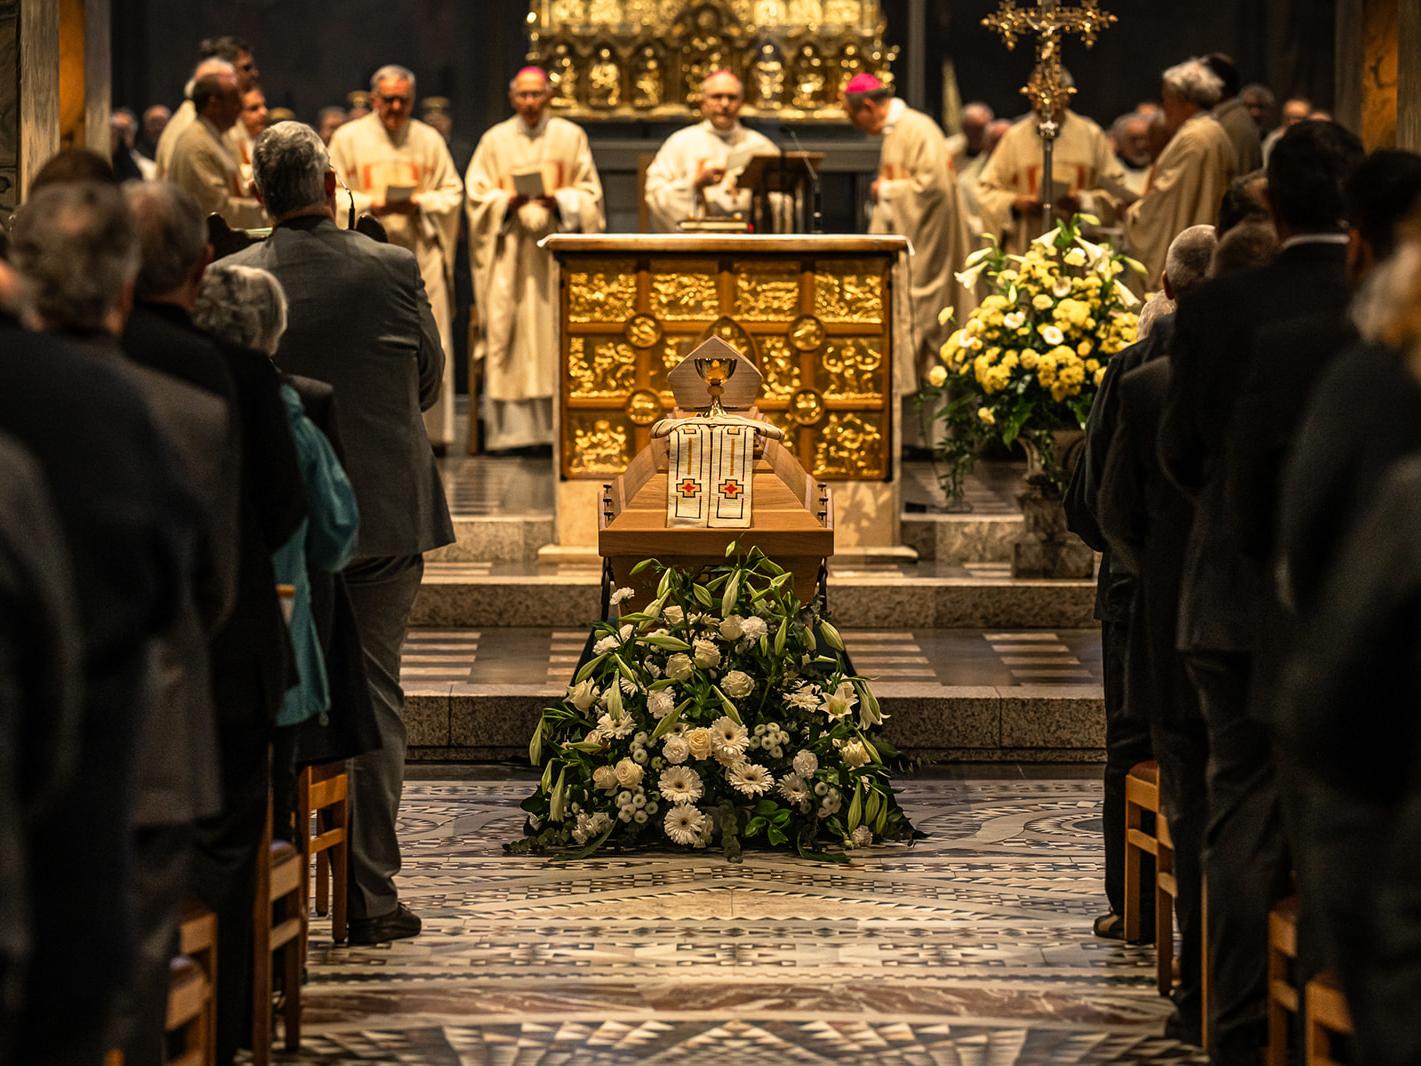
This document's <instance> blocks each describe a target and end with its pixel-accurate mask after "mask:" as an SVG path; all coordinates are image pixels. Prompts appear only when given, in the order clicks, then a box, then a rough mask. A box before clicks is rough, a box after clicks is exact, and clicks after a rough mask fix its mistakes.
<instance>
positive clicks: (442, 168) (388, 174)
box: [330, 112, 463, 445]
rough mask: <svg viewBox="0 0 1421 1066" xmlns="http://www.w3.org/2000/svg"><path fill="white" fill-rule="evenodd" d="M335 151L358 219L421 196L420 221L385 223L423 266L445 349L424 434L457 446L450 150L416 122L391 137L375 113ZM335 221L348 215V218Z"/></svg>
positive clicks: (455, 232)
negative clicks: (405, 192) (402, 197)
mask: <svg viewBox="0 0 1421 1066" xmlns="http://www.w3.org/2000/svg"><path fill="white" fill-rule="evenodd" d="M330 152H331V165H332V166H333V167H335V171H336V173H337V174H339V175H340V177H341V179H342V180H343V181H344V182H345V183H346V185H347V186H349V188H350V190H351V193H352V194H353V195H354V198H355V210H356V213H357V214H361V213H364V212H366V211H369V210H370V208H371V206H372V205H373V204H378V203H381V202H383V201H384V200H385V199H386V198H387V197H386V190H387V189H390V188H412V189H413V190H414V192H415V194H416V195H417V196H418V199H419V203H418V205H417V206H418V208H419V210H418V211H416V212H415V213H414V214H410V215H398V214H387V215H382V216H381V217H380V222H381V224H382V225H383V226H384V227H385V231H386V232H387V233H388V234H389V235H390V243H391V244H397V245H399V246H400V247H401V248H407V249H409V250H410V251H411V252H413V253H414V256H415V259H416V260H417V261H418V262H419V273H420V276H421V277H422V278H423V279H424V290H425V292H426V293H427V294H428V296H429V306H430V308H431V309H432V310H433V311H434V321H435V324H436V325H438V327H439V342H440V344H441V345H442V346H443V348H444V382H443V386H442V387H441V389H440V390H439V400H438V402H437V403H435V405H434V406H433V407H431V408H430V409H429V410H428V411H426V412H425V413H424V427H425V430H426V431H427V432H428V433H429V439H430V440H431V441H432V442H434V443H435V444H446V445H447V444H452V443H453V441H454V338H453V333H452V328H453V317H454V298H453V294H454V251H455V245H456V244H457V242H458V239H459V207H460V204H461V202H462V200H463V188H462V187H461V186H460V184H459V174H458V171H456V170H455V169H454V161H453V159H451V158H450V156H449V148H448V146H447V145H446V144H445V143H444V138H443V137H441V136H440V135H439V133H438V131H437V130H435V129H434V128H433V127H432V126H427V125H425V124H424V123H423V122H420V121H419V120H418V119H411V120H410V121H409V122H408V123H406V124H405V126H404V128H403V129H402V130H400V132H399V133H397V134H395V135H394V136H391V134H390V133H389V131H388V130H386V129H385V125H384V123H382V122H381V121H380V116H379V115H377V114H375V113H374V112H371V113H370V114H368V115H366V116H364V117H363V118H358V119H356V120H355V121H354V122H347V123H346V124H345V125H344V126H341V127H340V128H339V129H338V130H336V132H335V136H333V137H332V138H331V147H330ZM344 199H345V197H344V196H343V195H338V196H337V197H336V203H337V207H340V206H341V204H342V201H343V200H344ZM336 214H337V215H342V216H343V214H344V212H342V211H339V210H338V211H337V212H336Z"/></svg>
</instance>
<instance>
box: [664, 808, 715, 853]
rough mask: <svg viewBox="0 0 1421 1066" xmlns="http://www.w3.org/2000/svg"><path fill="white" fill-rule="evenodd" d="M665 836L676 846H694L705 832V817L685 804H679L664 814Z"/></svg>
mask: <svg viewBox="0 0 1421 1066" xmlns="http://www.w3.org/2000/svg"><path fill="white" fill-rule="evenodd" d="M662 824H663V825H664V826H665V827H666V835H667V836H668V837H670V838H671V839H672V841H674V842H675V843H677V844H695V843H697V842H699V841H700V839H701V834H702V833H704V832H705V828H706V816H705V815H704V814H702V813H701V812H700V811H698V810H696V808H694V807H691V806H689V805H687V804H679V805H677V806H675V807H672V808H671V809H670V810H669V811H667V812H666V820H665V822H663V823H662Z"/></svg>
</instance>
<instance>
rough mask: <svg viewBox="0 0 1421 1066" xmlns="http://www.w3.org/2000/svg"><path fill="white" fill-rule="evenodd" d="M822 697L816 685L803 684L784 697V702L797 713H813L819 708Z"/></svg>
mask: <svg viewBox="0 0 1421 1066" xmlns="http://www.w3.org/2000/svg"><path fill="white" fill-rule="evenodd" d="M822 699H823V696H822V695H821V694H820V692H819V686H818V685H810V684H804V685H800V686H799V687H797V688H796V689H795V690H794V691H793V692H790V693H787V694H786V695H785V702H786V703H787V704H789V705H790V706H791V707H793V708H794V709H795V710H797V711H813V710H816V709H817V708H818V707H819V702H820V700H822Z"/></svg>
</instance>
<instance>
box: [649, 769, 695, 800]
mask: <svg viewBox="0 0 1421 1066" xmlns="http://www.w3.org/2000/svg"><path fill="white" fill-rule="evenodd" d="M657 787H658V788H659V789H660V790H661V795H662V796H663V797H664V798H665V799H668V800H670V801H671V802H672V803H695V802H696V800H698V799H700V798H701V797H702V796H704V795H705V793H706V790H705V786H704V785H703V784H702V783H701V775H700V774H698V773H696V771H694V770H692V769H691V768H690V767H689V766H673V767H671V768H670V769H669V770H663V771H662V772H661V780H660V783H659V784H658V786H657Z"/></svg>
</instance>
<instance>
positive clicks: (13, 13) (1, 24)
mask: <svg viewBox="0 0 1421 1066" xmlns="http://www.w3.org/2000/svg"><path fill="white" fill-rule="evenodd" d="M109 18H110V0H62V2H60V3H56V2H55V0H0V211H4V212H6V213H8V212H9V211H12V210H14V209H15V207H16V206H18V204H19V203H20V201H21V200H22V199H23V198H24V194H25V192H26V190H28V189H29V185H30V181H31V179H32V178H33V177H34V175H35V173H36V172H37V171H38V170H39V168H40V167H42V166H43V165H44V163H45V161H46V160H48V159H49V157H50V156H52V155H53V154H54V153H55V152H57V151H58V150H59V149H60V147H62V146H63V145H65V144H81V145H86V146H88V147H90V148H93V149H94V150H95V151H98V152H101V153H102V154H104V155H108V150H109V134H108V123H109V99H110V92H111V90H110V81H111V78H110V72H109V48H110V45H109V36H110V33H109ZM66 116H67V121H66Z"/></svg>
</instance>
